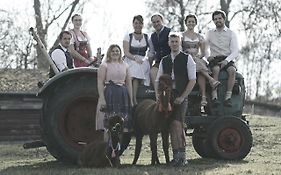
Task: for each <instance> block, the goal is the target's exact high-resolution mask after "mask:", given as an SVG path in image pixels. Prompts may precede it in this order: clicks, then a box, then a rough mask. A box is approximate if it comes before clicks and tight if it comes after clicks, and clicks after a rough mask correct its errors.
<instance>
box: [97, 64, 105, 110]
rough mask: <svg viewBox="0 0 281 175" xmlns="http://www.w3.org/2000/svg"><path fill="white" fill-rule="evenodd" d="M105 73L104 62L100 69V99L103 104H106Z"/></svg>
mask: <svg viewBox="0 0 281 175" xmlns="http://www.w3.org/2000/svg"><path fill="white" fill-rule="evenodd" d="M105 75H106V66H105V65H103V64H102V65H100V67H99V69H98V93H99V100H100V104H101V105H105V104H106V102H105V98H104V83H105Z"/></svg>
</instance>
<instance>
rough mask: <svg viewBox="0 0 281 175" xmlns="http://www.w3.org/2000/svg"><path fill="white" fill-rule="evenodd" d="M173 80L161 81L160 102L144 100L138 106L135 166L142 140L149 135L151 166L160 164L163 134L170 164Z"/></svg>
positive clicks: (167, 160)
mask: <svg viewBox="0 0 281 175" xmlns="http://www.w3.org/2000/svg"><path fill="white" fill-rule="evenodd" d="M171 91H172V79H171V77H170V76H169V75H166V74H164V75H162V76H161V77H160V79H159V87H158V93H159V101H158V102H156V101H154V100H151V99H146V100H143V101H142V102H140V103H139V104H138V106H137V107H136V110H135V113H134V117H135V118H134V119H135V135H136V145H135V156H134V160H133V164H136V163H137V160H138V158H139V155H140V151H141V147H142V138H143V136H144V135H149V139H150V149H151V152H152V156H151V164H152V165H154V164H160V162H159V159H158V155H157V137H158V133H159V132H161V136H162V143H163V151H164V154H165V159H166V163H169V161H170V160H169V124H168V116H169V113H170V112H171V105H170V100H171Z"/></svg>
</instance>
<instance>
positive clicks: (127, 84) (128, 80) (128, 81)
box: [126, 67, 133, 106]
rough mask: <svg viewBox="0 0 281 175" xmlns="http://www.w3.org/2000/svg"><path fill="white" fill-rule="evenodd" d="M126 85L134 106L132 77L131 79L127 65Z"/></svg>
mask: <svg viewBox="0 0 281 175" xmlns="http://www.w3.org/2000/svg"><path fill="white" fill-rule="evenodd" d="M126 86H127V89H128V92H129V96H130V102H131V105H132V106H133V88H132V79H131V75H130V73H129V69H128V67H127V69H126Z"/></svg>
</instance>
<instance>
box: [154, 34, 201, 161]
mask: <svg viewBox="0 0 281 175" xmlns="http://www.w3.org/2000/svg"><path fill="white" fill-rule="evenodd" d="M168 44H169V46H170V48H171V53H170V54H169V55H167V56H165V57H164V58H163V59H162V60H161V61H160V65H159V70H158V73H157V76H156V80H155V92H156V99H157V100H158V96H159V94H158V92H157V89H158V83H159V77H160V76H161V75H162V74H168V75H170V76H171V78H172V80H173V82H174V83H173V97H174V98H175V99H174V102H173V104H174V105H173V112H172V115H171V123H170V135H171V145H172V149H173V160H172V165H173V166H184V165H186V163H187V161H186V154H185V146H186V142H185V133H184V128H183V122H184V120H183V119H184V116H185V114H186V110H187V105H188V104H187V103H188V99H187V98H188V95H189V94H190V92H191V91H192V89H193V87H194V85H195V83H196V64H195V62H194V60H193V58H192V57H191V55H187V54H185V53H183V52H181V51H180V46H181V39H180V35H179V34H176V33H170V35H169V41H168Z"/></svg>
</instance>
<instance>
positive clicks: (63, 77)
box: [37, 67, 98, 97]
mask: <svg viewBox="0 0 281 175" xmlns="http://www.w3.org/2000/svg"><path fill="white" fill-rule="evenodd" d="M97 72H98V68H90V67H82V68H74V69H69V70H67V71H64V72H61V73H59V74H57V75H55V76H54V77H52V78H50V79H49V80H47V81H46V82H45V83H44V85H43V87H42V88H41V89H40V90H39V91H38V93H37V96H39V97H45V96H46V95H48V94H49V92H50V91H52V89H55V87H56V86H59V85H61V84H63V82H65V81H67V80H69V79H72V78H74V77H77V76H78V77H81V76H88V77H89V78H90V77H93V76H94V77H97Z"/></svg>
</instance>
